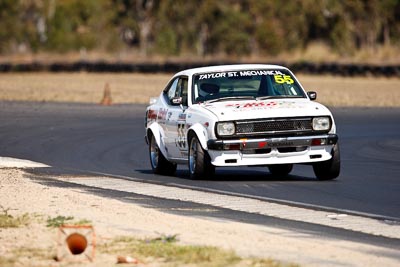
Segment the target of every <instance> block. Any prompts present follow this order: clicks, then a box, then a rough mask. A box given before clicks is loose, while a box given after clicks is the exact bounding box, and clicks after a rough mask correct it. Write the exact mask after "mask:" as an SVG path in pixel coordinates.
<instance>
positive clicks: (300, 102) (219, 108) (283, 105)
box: [202, 99, 331, 121]
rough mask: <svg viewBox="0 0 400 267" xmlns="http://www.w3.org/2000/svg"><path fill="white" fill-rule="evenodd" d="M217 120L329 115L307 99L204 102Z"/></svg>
mask: <svg viewBox="0 0 400 267" xmlns="http://www.w3.org/2000/svg"><path fill="white" fill-rule="evenodd" d="M202 107H203V108H204V109H206V110H208V111H210V112H212V113H213V114H215V115H216V116H217V117H218V120H219V121H229V120H247V119H259V118H282V117H304V116H321V115H329V116H331V113H330V111H329V110H328V109H327V108H326V107H325V106H323V105H321V104H319V103H316V102H312V101H310V100H308V99H278V100H277V99H273V100H272V99H270V100H246V101H243V100H242V101H223V102H215V103H204V104H202Z"/></svg>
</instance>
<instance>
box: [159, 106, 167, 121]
mask: <svg viewBox="0 0 400 267" xmlns="http://www.w3.org/2000/svg"><path fill="white" fill-rule="evenodd" d="M167 112H168V109H165V108H160V110H159V111H158V114H157V119H158V120H160V121H165V119H166V118H167Z"/></svg>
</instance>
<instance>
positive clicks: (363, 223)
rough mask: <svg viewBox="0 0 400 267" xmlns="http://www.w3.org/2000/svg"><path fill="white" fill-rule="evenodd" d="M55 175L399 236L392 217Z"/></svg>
mask: <svg viewBox="0 0 400 267" xmlns="http://www.w3.org/2000/svg"><path fill="white" fill-rule="evenodd" d="M57 179H59V180H62V181H65V182H69V183H74V184H80V185H85V186H90V187H96V188H102V189H108V190H116V191H121V192H128V193H134V194H139V195H145V196H150V197H156V198H163V199H171V200H178V201H185V202H193V203H199V204H204V205H211V206H214V207H220V208H225V209H230V210H234V211H242V212H248V213H254V214H261V215H265V216H271V217H276V218H280V219H285V220H292V221H299V222H306V223H312V224H319V225H324V226H329V227H334V228H340V229H346V230H351V231H355V232H361V233H366V234H371V235H376V236H384V237H389V238H396V239H400V225H399V224H398V222H393V221H386V220H378V219H374V218H366V217H362V216H357V215H351V214H335V213H332V212H327V211H319V210H312V209H306V208H299V207H293V206H289V205H285V204H277V203H271V202H268V201H262V200H257V199H252V198H246V197H240V196H230V195H224V194H217V193H210V192H202V191H198V190H193V189H185V188H179V187H174V186H163V185H156V184H149V183H142V182H137V181H129V180H125V179H117V178H110V177H98V176H96V177H74V178H64V177H63V178H57Z"/></svg>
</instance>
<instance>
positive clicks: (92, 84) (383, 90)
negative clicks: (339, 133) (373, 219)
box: [0, 72, 400, 107]
mask: <svg viewBox="0 0 400 267" xmlns="http://www.w3.org/2000/svg"><path fill="white" fill-rule="evenodd" d="M171 76H172V75H170V74H111V73H104V74H103V73H86V72H82V73H55V74H54V73H8V74H7V73H6V74H0V100H6V101H46V102H48V101H52V102H84V103H100V101H101V99H102V98H103V93H104V88H105V85H106V83H108V84H109V86H110V90H111V97H112V101H113V103H144V104H147V103H149V99H150V97H155V96H158V95H159V94H160V93H161V91H162V90H163V89H164V87H165V85H166V83H167V82H168V80H169V79H170V78H171ZM299 79H300V81H301V82H302V84H303V86H304V87H305V89H306V90H308V91H317V92H318V101H320V102H321V103H323V104H326V105H328V106H343V107H346V106H358V107H399V106H400V101H399V99H400V90H398V88H399V87H400V78H382V77H380V78H377V77H355V78H349V77H334V76H313V75H299Z"/></svg>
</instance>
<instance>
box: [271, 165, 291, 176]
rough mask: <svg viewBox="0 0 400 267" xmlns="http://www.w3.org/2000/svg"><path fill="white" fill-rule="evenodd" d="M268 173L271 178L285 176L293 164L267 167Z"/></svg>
mask: <svg viewBox="0 0 400 267" xmlns="http://www.w3.org/2000/svg"><path fill="white" fill-rule="evenodd" d="M268 169H269V172H270V173H271V174H272V175H273V176H277V177H279V176H280V177H282V176H287V175H288V174H289V173H290V172H291V171H292V169H293V164H277V165H270V166H268Z"/></svg>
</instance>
